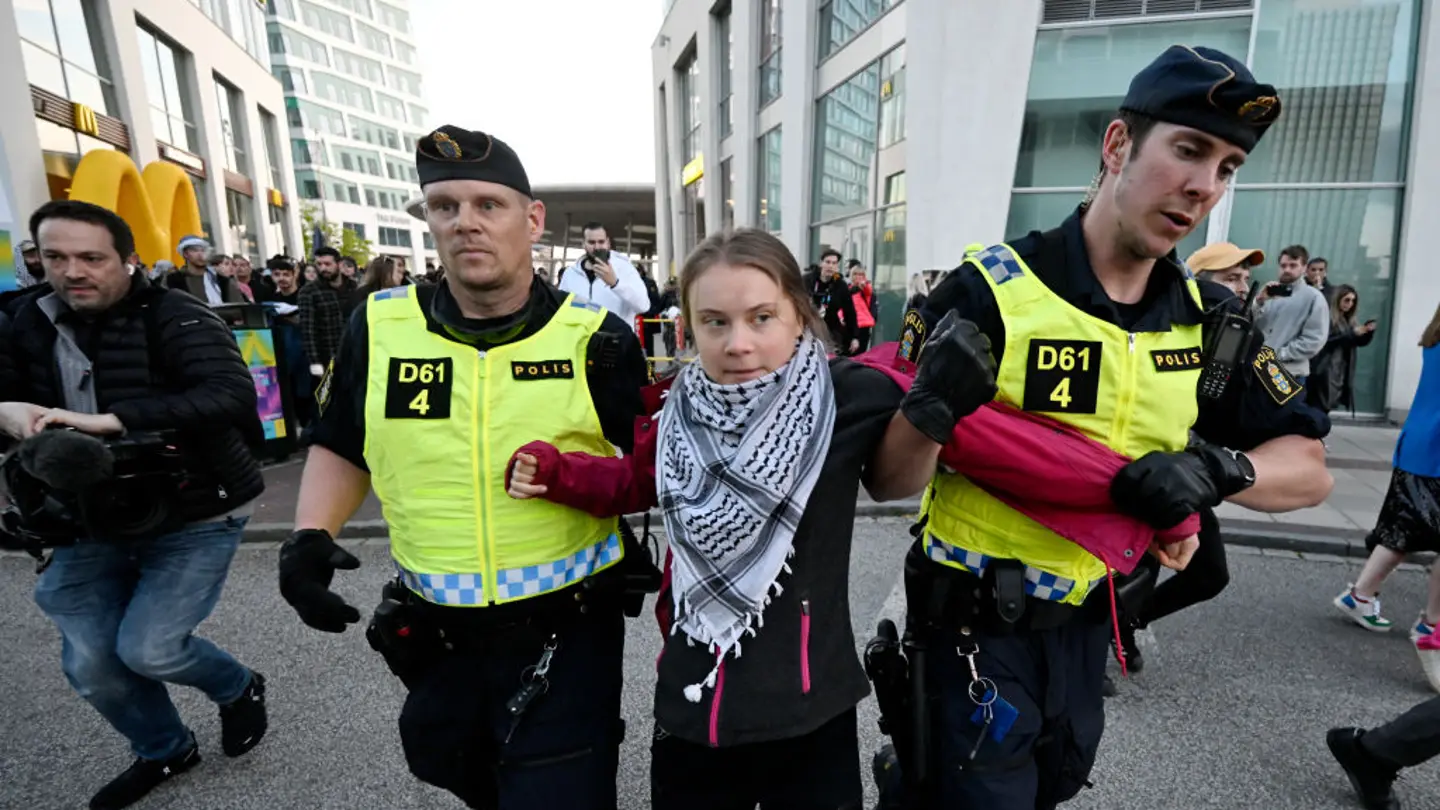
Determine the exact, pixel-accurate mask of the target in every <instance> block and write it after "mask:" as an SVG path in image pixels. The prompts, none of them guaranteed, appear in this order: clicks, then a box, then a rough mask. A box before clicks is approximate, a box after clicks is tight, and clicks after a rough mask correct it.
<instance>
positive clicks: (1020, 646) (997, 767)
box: [926, 580, 1111, 810]
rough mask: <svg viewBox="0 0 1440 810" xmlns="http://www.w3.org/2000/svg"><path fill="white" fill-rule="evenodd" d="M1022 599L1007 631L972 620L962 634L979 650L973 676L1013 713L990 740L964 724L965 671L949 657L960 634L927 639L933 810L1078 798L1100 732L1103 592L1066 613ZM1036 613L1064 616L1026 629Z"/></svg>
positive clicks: (1018, 806) (1030, 807)
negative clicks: (1021, 609)
mask: <svg viewBox="0 0 1440 810" xmlns="http://www.w3.org/2000/svg"><path fill="white" fill-rule="evenodd" d="M977 581H978V580H977ZM1026 602H1027V610H1026V615H1025V616H1022V618H1021V620H1020V622H1019V623H1017V625H1016V626H1015V629H1013V630H1011V631H1008V632H1007V631H1005V629H1004V625H1003V624H1001V623H1000V622H999V619H998V617H993V618H987V617H984V616H982V617H981V620H980V621H979V622H977V625H978V627H976V628H972V635H971V636H969V637H968V639H969V640H973V641H974V643H975V644H976V645H977V646H978V647H979V653H978V654H976V656H975V665H976V669H977V671H978V673H979V675H980V676H981V677H982V678H989V679H990V680H991V681H993V682H994V684H995V687H996V691H997V692H998V693H999V696H1000V697H1002V698H1004V699H1005V700H1006V701H1008V702H1009V703H1010V704H1011V705H1013V706H1014V707H1015V708H1016V709H1017V710H1018V711H1019V716H1018V717H1017V718H1016V719H1015V724H1014V726H1013V727H1012V728H1011V729H1010V730H1009V732H1008V733H1007V734H1006V735H1005V736H1004V737H1003V738H1002V739H1001V740H999V741H996V740H995V739H994V737H993V734H991V729H984V728H982V725H980V724H978V723H977V722H975V721H974V719H973V718H974V715H975V714H976V710H977V706H976V704H975V703H974V701H972V700H971V698H970V695H969V686H970V682H971V675H970V666H969V664H968V663H967V661H966V659H965V658H962V657H961V656H960V655H959V654H958V653H957V648H959V647H961V646H963V644H964V641H965V640H966V639H967V637H963V636H962V635H961V634H960V632H959V630H958V629H950V628H947V629H943V630H937V631H935V633H934V635H932V637H931V642H930V652H929V654H928V656H927V658H926V670H927V673H928V678H929V682H930V683H931V684H933V685H934V687H933V688H934V689H935V694H936V701H935V708H934V714H933V715H932V716H933V718H934V719H933V726H932V728H933V738H932V739H933V740H934V742H935V748H936V760H935V761H936V768H937V776H938V793H939V803H938V805H937V807H943V808H947V810H949V809H950V808H957V809H961V810H972V808H973V809H974V810H982V809H983V810H1049V809H1050V808H1053V807H1055V806H1056V805H1057V804H1059V803H1060V802H1063V801H1066V800H1067V799H1070V798H1072V797H1073V796H1075V794H1077V793H1079V791H1080V789H1081V788H1082V787H1084V786H1085V785H1086V782H1087V779H1088V778H1089V775H1090V770H1091V768H1092V767H1094V764H1095V755H1096V753H1097V752H1098V750H1099V747H1100V736H1101V734H1102V733H1103V732H1104V729H1105V701H1104V695H1103V691H1102V690H1103V684H1104V678H1105V661H1106V656H1107V654H1108V651H1109V641H1110V637H1111V631H1110V626H1109V618H1110V614H1109V601H1108V596H1107V592H1106V590H1105V588H1104V587H1103V586H1101V587H1097V588H1095V590H1094V592H1093V593H1091V594H1090V595H1089V596H1087V598H1086V602H1085V604H1084V605H1082V606H1079V607H1076V608H1063V607H1060V606H1056V605H1040V603H1039V600H1036V599H1034V598H1033V597H1027V598H1026ZM1037 605H1038V606H1039V607H1037ZM1041 608H1043V609H1044V610H1043V613H1044V614H1045V615H1046V616H1047V618H1048V617H1054V616H1055V615H1056V611H1059V612H1060V615H1063V616H1064V617H1065V618H1064V619H1063V620H1060V621H1058V623H1057V622H1056V621H1055V620H1054V619H1053V618H1052V619H1050V620H1049V621H1046V622H1045V623H1046V624H1054V625H1055V626H1047V627H1045V629H1032V628H1030V627H1028V623H1029V621H1030V619H1032V618H1036V619H1037V621H1039V619H1038V617H1036V616H1035V614H1037V613H1042V610H1041ZM992 615H993V614H992ZM982 733H983V734H984V735H985V739H984V740H983V741H980V744H979V746H978V747H977V745H976V741H977V740H979V738H980V736H981V735H982ZM972 752H974V758H973V759H972V758H971V753H972Z"/></svg>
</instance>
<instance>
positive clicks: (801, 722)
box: [655, 358, 904, 747]
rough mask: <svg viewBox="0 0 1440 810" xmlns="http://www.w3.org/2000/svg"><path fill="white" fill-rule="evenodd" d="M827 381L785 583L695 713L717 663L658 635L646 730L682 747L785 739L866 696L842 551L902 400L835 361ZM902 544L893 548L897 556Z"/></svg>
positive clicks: (857, 368) (875, 378) (880, 377)
mask: <svg viewBox="0 0 1440 810" xmlns="http://www.w3.org/2000/svg"><path fill="white" fill-rule="evenodd" d="M830 376H831V379H832V380H833V381H834V384H835V405H836V409H837V410H836V414H835V429H834V432H833V433H832V438H831V440H830V451H829V453H828V454H827V455H826V457H825V462H824V465H823V466H822V467H821V469H820V478H819V480H818V481H816V482H815V489H814V491H813V492H812V493H811V496H810V500H809V502H808V503H807V504H806V506H805V512H804V514H803V515H802V516H801V518H800V525H799V526H797V527H796V530H795V540H794V546H795V556H794V557H793V558H792V559H791V560H790V567H791V573H790V574H787V575H784V576H782V577H781V578H780V585H781V586H782V587H783V589H784V590H783V591H782V592H781V594H780V595H779V596H777V597H775V598H774V599H773V600H772V601H771V603H770V605H769V606H768V607H766V608H765V613H764V616H763V618H764V624H763V626H762V627H761V628H760V629H759V630H758V631H757V632H756V634H755V636H754V637H753V638H751V637H746V638H745V640H744V641H743V642H742V644H741V652H742V653H743V654H742V655H741V656H740V657H738V658H736V657H734V656H727V657H726V660H725V665H724V679H723V681H722V680H718V679H717V681H716V683H717V685H718V686H717V688H715V689H706V690H704V692H703V695H702V697H701V700H700V702H699V703H691V702H690V701H689V700H687V699H686V698H685V694H684V692H685V687H686V686H688V685H690V684H694V683H699V682H700V681H702V680H704V678H705V676H706V675H707V674H709V672H710V670H711V668H712V667H714V666H715V657H714V656H713V655H711V654H710V653H709V651H708V650H706V649H705V647H703V646H702V645H699V644H696V645H694V646H691V645H690V644H689V642H688V640H687V637H686V636H685V634H684V633H676V634H674V635H669V634H668V633H667V635H666V637H665V647H664V650H663V651H662V652H661V655H660V660H659V663H658V665H657V669H658V670H659V673H658V674H659V678H658V682H657V683H656V686H655V722H656V725H657V726H658V727H659V728H660V729H663V730H664V731H665V732H667V733H669V734H673V735H675V736H677V737H679V738H680V739H682V740H688V741H690V742H693V743H696V744H698V745H719V746H721V747H727V746H733V745H745V744H748V743H757V742H765V741H770V740H786V739H793V738H795V737H800V736H804V735H806V734H809V733H810V732H812V731H814V730H815V729H817V728H820V727H821V726H823V725H825V724H826V723H827V722H829V721H831V720H833V719H835V718H836V717H838V716H840V715H841V714H842V713H844V712H846V711H849V710H850V709H852V708H854V707H855V706H856V704H858V703H859V702H860V701H861V700H864V699H865V696H866V695H868V694H869V693H870V682H869V680H867V679H866V677H865V670H864V668H863V667H862V666H861V664H860V658H859V656H857V655H856V652H855V631H854V629H853V628H852V627H851V626H850V545H851V541H852V539H853V536H854V532H855V505H856V501H857V499H858V495H859V486H860V482H861V481H862V479H863V478H864V473H865V468H866V466H867V465H868V464H869V463H870V457H871V456H872V455H873V454H874V452H875V449H876V448H877V447H878V446H879V444H880V440H881V439H882V438H884V436H885V430H886V428H887V427H889V425H890V420H891V418H892V417H893V416H894V415H895V409H896V408H898V407H899V405H900V398H901V393H900V388H899V387H898V386H896V385H894V384H893V383H891V382H890V381H889V380H888V379H886V377H885V375H884V374H882V373H880V372H879V371H876V370H874V369H871V368H866V367H864V366H861V365H859V364H857V363H855V362H853V361H851V360H846V359H843V358H836V359H834V360H831V361H830ZM903 545H904V544H903V543H901V542H900V541H899V540H898V539H897V541H896V545H895V548H896V551H897V553H898V552H899V550H900V549H901V548H903ZM667 596H668V594H665V593H662V594H661V595H660V598H661V599H665V598H666V597H667ZM663 621H664V620H663V619H662V623H663ZM717 704H718V705H717ZM712 731H713V734H714V739H712V738H711V734H712Z"/></svg>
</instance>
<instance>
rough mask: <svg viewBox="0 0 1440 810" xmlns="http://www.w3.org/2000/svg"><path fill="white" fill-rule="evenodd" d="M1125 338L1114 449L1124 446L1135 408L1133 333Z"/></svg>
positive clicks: (1135, 375)
mask: <svg viewBox="0 0 1440 810" xmlns="http://www.w3.org/2000/svg"><path fill="white" fill-rule="evenodd" d="M1127 338H1128V339H1129V347H1130V348H1129V352H1128V354H1127V355H1126V357H1125V374H1124V378H1123V381H1122V383H1121V385H1122V390H1121V392H1120V402H1119V404H1118V410H1117V412H1116V414H1115V435H1114V441H1115V445H1114V446H1115V447H1116V449H1121V448H1124V447H1125V445H1126V442H1125V437H1126V436H1127V435H1128V434H1129V433H1130V421H1131V416H1133V413H1132V411H1133V410H1134V408H1135V385H1136V377H1137V376H1138V375H1137V374H1136V373H1135V370H1136V366H1137V363H1136V360H1135V333H1134V332H1130V333H1128V335H1127ZM1121 452H1124V450H1123V449H1121Z"/></svg>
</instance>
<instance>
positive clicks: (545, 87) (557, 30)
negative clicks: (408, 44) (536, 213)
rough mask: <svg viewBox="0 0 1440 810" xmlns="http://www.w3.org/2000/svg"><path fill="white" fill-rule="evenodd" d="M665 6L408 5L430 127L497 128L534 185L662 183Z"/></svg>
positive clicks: (476, 0)
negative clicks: (659, 104) (660, 57)
mask: <svg viewBox="0 0 1440 810" xmlns="http://www.w3.org/2000/svg"><path fill="white" fill-rule="evenodd" d="M662 11H663V9H662V5H661V2H660V0H468V2H456V0H411V13H412V14H413V15H414V21H415V34H416V39H417V41H418V42H419V45H420V64H421V67H422V69H423V71H424V91H425V101H426V106H427V108H428V109H429V111H430V119H431V120H430V121H428V122H426V125H427V126H432V127H433V126H438V125H440V124H454V125H456V126H461V127H465V128H467V129H478V130H483V131H486V132H489V133H490V134H492V135H494V136H495V137H497V138H500V139H501V140H503V141H505V142H506V143H508V144H510V145H511V146H512V147H514V148H515V151H516V152H518V153H519V154H520V159H521V160H522V161H523V162H524V163H525V168H526V171H527V172H528V173H529V175H530V181H531V182H532V183H534V184H537V185H538V184H557V183H607V182H608V183H649V182H654V180H655V146H654V140H655V136H654V125H653V121H654V109H653V101H652V94H651V93H650V90H649V87H650V81H651V79H650V43H651V42H652V41H653V40H654V39H655V35H656V34H657V33H658V32H659V30H660V22H661V13H662Z"/></svg>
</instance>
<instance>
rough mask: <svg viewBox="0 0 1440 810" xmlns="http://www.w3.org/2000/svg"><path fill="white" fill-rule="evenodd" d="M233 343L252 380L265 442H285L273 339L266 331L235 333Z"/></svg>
mask: <svg viewBox="0 0 1440 810" xmlns="http://www.w3.org/2000/svg"><path fill="white" fill-rule="evenodd" d="M235 342H236V343H238V344H240V355H241V356H242V357H244V358H245V365H247V366H249V367H250V376H251V377H253V378H254V379H255V397H256V399H257V400H258V402H257V405H256V410H257V411H258V412H259V414H260V424H261V425H263V426H264V428H265V438H266V439H267V440H269V439H283V438H285V437H286V435H287V433H286V431H285V407H284V405H283V404H282V401H281V399H280V368H279V366H277V365H276V363H275V338H274V336H273V335H271V334H270V330H269V329H237V330H235Z"/></svg>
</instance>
